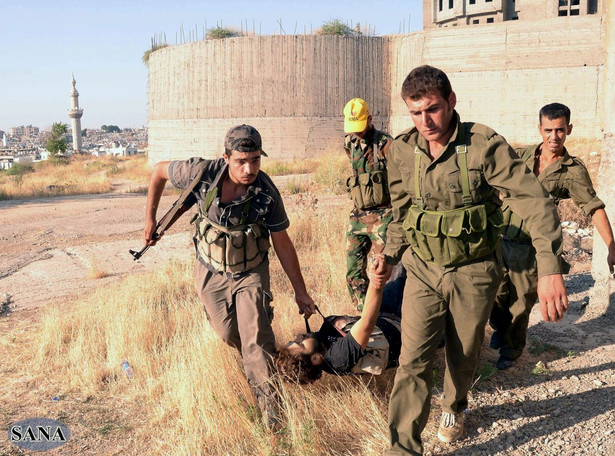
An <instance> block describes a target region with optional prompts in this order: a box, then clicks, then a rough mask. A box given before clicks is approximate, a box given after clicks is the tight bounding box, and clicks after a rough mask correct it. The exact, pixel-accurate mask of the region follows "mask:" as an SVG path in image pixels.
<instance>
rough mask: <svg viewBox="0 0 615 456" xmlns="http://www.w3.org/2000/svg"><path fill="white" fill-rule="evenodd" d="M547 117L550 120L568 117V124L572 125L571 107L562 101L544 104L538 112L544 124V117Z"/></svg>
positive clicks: (539, 119)
mask: <svg viewBox="0 0 615 456" xmlns="http://www.w3.org/2000/svg"><path fill="white" fill-rule="evenodd" d="M543 117H546V118H547V119H549V120H553V119H560V118H562V117H565V118H566V125H570V108H568V106H566V105H563V104H561V103H551V104H548V105H545V106H543V107H542V108H541V109H540V113H539V114H538V121H539V122H540V124H542V118H543Z"/></svg>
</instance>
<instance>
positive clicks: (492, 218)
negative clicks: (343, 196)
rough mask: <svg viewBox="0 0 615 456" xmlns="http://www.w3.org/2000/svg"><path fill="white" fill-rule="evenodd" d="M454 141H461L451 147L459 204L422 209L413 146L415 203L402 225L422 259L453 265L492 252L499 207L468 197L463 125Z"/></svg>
mask: <svg viewBox="0 0 615 456" xmlns="http://www.w3.org/2000/svg"><path fill="white" fill-rule="evenodd" d="M458 141H459V142H460V143H461V144H459V145H457V146H455V151H456V153H457V158H458V162H459V171H460V173H459V177H460V180H461V182H460V183H461V190H462V201H463V207H461V208H458V209H452V210H448V211H430V210H426V209H424V201H423V198H422V197H421V185H420V180H421V179H420V170H421V151H420V150H419V148H418V146H415V148H414V190H415V194H416V197H415V198H414V200H413V201H415V202H416V204H413V205H412V206H410V208H409V210H408V215H407V216H406V219H405V220H404V222H403V225H402V226H403V228H404V230H406V238H407V239H408V242H409V243H410V246H411V247H412V250H413V251H414V252H415V253H416V254H417V255H418V256H419V257H420V258H421V259H422V260H423V261H429V262H433V263H436V264H437V265H439V266H442V267H448V266H457V265H459V264H463V263H467V262H468V261H472V260H476V259H479V258H482V257H484V256H486V255H489V254H490V253H492V252H493V251H494V250H495V249H496V247H497V246H498V243H499V240H500V227H501V226H502V211H501V210H500V207H499V206H498V205H497V204H495V203H493V202H489V201H485V202H484V203H482V204H477V203H474V202H473V201H472V196H471V193H470V178H469V175H468V161H467V152H468V147H467V145H466V144H465V143H464V127H463V125H462V126H461V128H460V129H459V134H458ZM492 192H493V190H492V191H491V192H490V193H489V195H488V196H487V198H488V197H489V196H490V195H491V193H492Z"/></svg>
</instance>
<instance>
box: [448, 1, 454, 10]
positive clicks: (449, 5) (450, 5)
mask: <svg viewBox="0 0 615 456" xmlns="http://www.w3.org/2000/svg"><path fill="white" fill-rule="evenodd" d="M448 9H453V0H448Z"/></svg>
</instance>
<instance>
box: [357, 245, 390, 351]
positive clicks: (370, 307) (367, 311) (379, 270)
mask: <svg viewBox="0 0 615 456" xmlns="http://www.w3.org/2000/svg"><path fill="white" fill-rule="evenodd" d="M387 267H389V268H390V267H391V265H388V264H387V263H386V262H385V260H384V255H380V254H379V255H374V256H373V257H371V258H370V257H368V266H367V275H368V276H369V277H370V282H369V285H368V287H367V293H366V295H365V304H364V305H363V311H362V312H361V318H359V320H358V321H357V322H356V323H355V324H354V325H353V327H352V328H351V329H350V334H352V337H354V339H355V340H356V341H357V343H358V344H359V345H360V346H361V348H362V349H365V347H367V344H368V342H369V338H370V336H371V335H372V331H373V330H374V327H375V326H376V322H377V320H378V315H379V314H380V306H381V305H382V293H383V291H384V284H382V285H379V284H378V285H377V284H376V282H374V281H372V280H371V278H372V277H374V276H376V275H382V274H383V273H384V271H385V270H386V268H387Z"/></svg>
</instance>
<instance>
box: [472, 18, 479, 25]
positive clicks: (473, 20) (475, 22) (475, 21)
mask: <svg viewBox="0 0 615 456" xmlns="http://www.w3.org/2000/svg"><path fill="white" fill-rule="evenodd" d="M479 23H480V21H479V20H478V19H472V24H479Z"/></svg>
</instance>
